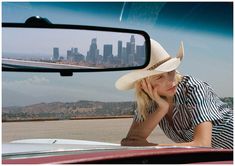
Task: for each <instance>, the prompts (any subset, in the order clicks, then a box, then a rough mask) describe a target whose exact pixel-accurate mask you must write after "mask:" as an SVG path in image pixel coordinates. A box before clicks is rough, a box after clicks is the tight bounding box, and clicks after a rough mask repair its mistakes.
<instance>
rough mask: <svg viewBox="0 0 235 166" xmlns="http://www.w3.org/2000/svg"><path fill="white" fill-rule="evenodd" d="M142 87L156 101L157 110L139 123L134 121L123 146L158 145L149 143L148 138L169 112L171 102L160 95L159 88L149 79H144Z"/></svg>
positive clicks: (123, 140) (122, 142)
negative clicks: (153, 85) (152, 84)
mask: <svg viewBox="0 0 235 166" xmlns="http://www.w3.org/2000/svg"><path fill="white" fill-rule="evenodd" d="M141 88H142V89H143V90H144V91H145V92H146V93H147V94H148V95H149V97H150V98H151V99H152V100H154V101H156V103H157V104H158V107H157V108H156V109H157V110H156V111H154V112H153V113H151V114H148V115H147V117H146V119H145V120H144V121H143V122H139V123H138V122H135V121H133V123H132V125H131V128H130V130H129V132H128V134H127V137H126V138H124V139H122V141H121V145H122V146H153V145H157V144H153V143H149V142H148V141H147V140H146V139H147V137H148V136H149V135H150V133H151V132H152V131H153V129H154V128H155V127H156V126H157V124H158V123H159V122H160V121H161V119H162V118H163V117H164V116H165V115H166V114H167V112H168V109H169V104H168V103H167V102H166V101H165V100H164V99H163V98H161V97H160V96H159V95H158V93H157V89H156V88H153V87H152V86H151V84H150V82H149V80H148V79H144V80H142V83H141ZM145 111H147V110H145Z"/></svg>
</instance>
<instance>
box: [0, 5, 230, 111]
mask: <svg viewBox="0 0 235 166" xmlns="http://www.w3.org/2000/svg"><path fill="white" fill-rule="evenodd" d="M79 5H80V6H79ZM174 5H175V4H172V3H171V4H169V3H168V4H165V3H151V4H148V3H144V4H141V5H140V4H138V3H127V4H125V6H124V3H113V4H111V5H110V4H109V3H107V4H101V3H95V4H91V3H82V4H69V3H66V4H61V3H58V4H55V3H49V4H48V3H46V4H45V3H38V4H35V3H33V4H32V3H22V2H21V3H13V2H11V3H3V5H2V11H3V17H2V21H3V22H4V21H8V22H23V21H24V20H25V19H26V18H28V17H29V16H32V15H40V16H42V17H47V18H48V19H49V20H50V21H51V22H54V23H67V24H85V25H99V26H113V27H124V28H133V29H141V30H145V31H146V32H147V33H148V34H149V35H150V37H151V38H153V39H155V40H157V41H158V42H159V43H161V44H162V46H163V47H164V48H165V49H166V50H167V51H168V52H169V54H171V55H172V56H173V57H174V56H176V53H177V50H178V47H179V43H180V41H183V42H184V46H185V57H184V59H183V62H182V64H181V66H180V68H179V71H180V72H181V73H182V74H187V75H193V76H195V77H196V78H198V79H201V80H204V81H206V82H208V83H209V84H210V85H211V86H212V87H213V89H214V90H215V91H216V93H217V94H218V95H219V96H221V97H225V96H233V36H232V32H233V29H232V27H231V25H232V23H231V21H232V20H231V18H232V13H231V12H229V11H231V7H229V5H230V4H222V10H221V11H225V12H221V14H220V13H218V12H217V11H216V10H217V5H218V4H208V3H206V4H204V3H199V4H193V3H190V4H180V7H179V4H177V5H175V6H176V7H175V8H174ZM184 5H185V6H184ZM219 5H221V4H219ZM184 7H185V9H187V10H186V11H187V13H183V12H182V11H179V10H180V9H181V8H184ZM49 8H50V10H49ZM79 9H80V10H79ZM94 9H95V10H94ZM105 9H107V10H105ZM123 9H124V10H123ZM207 9H208V10H207ZM174 10H175V11H174ZM98 11H102V12H98ZM169 11H172V12H176V11H178V12H177V14H175V15H174V16H175V18H174V17H173V18H171V17H170V16H171V15H172V14H171V13H169ZM198 11H200V12H198ZM204 11H206V12H207V15H209V16H210V17H208V18H206V17H203V19H202V21H201V22H200V19H199V18H200V17H202V16H203V14H204V13H203V12H204ZM121 13H122V19H121V20H120V16H121ZM197 13H200V14H197ZM208 13H209V14H208ZM94 14H95V16H94ZM16 16H17V17H16ZM172 16H173V15H172ZM221 17H222V18H221ZM207 20H210V21H207ZM219 21H220V23H221V25H219V24H218V22H219ZM127 72H128V71H122V72H104V73H76V74H74V76H73V77H60V75H59V74H58V73H54V74H53V73H49V74H46V73H9V72H3V73H2V93H3V106H10V105H11V106H12V105H29V104H35V103H40V102H55V101H61V102H74V101H78V100H97V101H126V100H134V94H133V91H128V92H122V91H118V90H116V89H115V87H114V83H115V81H116V80H117V79H118V78H119V77H120V76H121V75H123V74H125V73H127Z"/></svg>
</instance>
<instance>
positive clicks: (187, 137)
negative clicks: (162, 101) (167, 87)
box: [134, 76, 233, 149]
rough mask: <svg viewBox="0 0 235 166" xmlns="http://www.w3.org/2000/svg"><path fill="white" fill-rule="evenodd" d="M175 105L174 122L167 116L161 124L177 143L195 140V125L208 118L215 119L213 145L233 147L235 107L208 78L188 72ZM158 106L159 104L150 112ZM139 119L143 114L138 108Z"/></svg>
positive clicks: (178, 92) (137, 118)
mask: <svg viewBox="0 0 235 166" xmlns="http://www.w3.org/2000/svg"><path fill="white" fill-rule="evenodd" d="M174 103H175V107H174V110H173V116H172V121H173V124H172V125H170V123H169V122H168V120H167V118H166V117H164V118H163V119H162V120H161V121H160V123H159V126H160V127H161V129H162V130H163V131H164V133H165V134H166V136H167V137H169V138H170V139H171V140H173V141H174V142H177V143H181V142H190V141H192V140H193V133H194V128H195V127H196V126H197V125H198V124H200V123H202V122H206V121H210V122H212V125H213V129H212V147H214V148H226V149H233V111H232V110H231V109H230V108H229V107H228V105H227V104H225V103H223V102H222V101H221V100H220V99H219V97H218V96H217V95H216V94H215V93H214V90H213V89H212V88H211V87H210V86H209V85H208V84H207V83H205V82H202V81H199V80H197V79H195V78H193V77H192V76H184V77H183V79H182V81H181V82H180V83H179V85H178V87H177V92H176V94H175V96H174ZM155 110H156V104H154V103H153V104H152V106H151V107H149V110H148V113H149V114H151V113H152V112H153V111H155ZM134 119H135V121H142V120H143V118H142V117H141V116H139V115H138V113H137V111H136V114H135V117H134Z"/></svg>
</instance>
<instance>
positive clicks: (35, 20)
mask: <svg viewBox="0 0 235 166" xmlns="http://www.w3.org/2000/svg"><path fill="white" fill-rule="evenodd" d="M25 24H27V25H30V26H48V25H52V22H50V21H49V20H48V19H47V18H43V17H40V16H32V17H30V18H28V19H27V20H26V21H25Z"/></svg>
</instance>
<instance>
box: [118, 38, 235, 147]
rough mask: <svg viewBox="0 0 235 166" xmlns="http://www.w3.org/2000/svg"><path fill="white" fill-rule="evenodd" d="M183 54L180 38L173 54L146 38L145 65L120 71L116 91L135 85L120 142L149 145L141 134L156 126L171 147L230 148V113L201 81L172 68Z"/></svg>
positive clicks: (147, 132) (143, 134)
mask: <svg viewBox="0 0 235 166" xmlns="http://www.w3.org/2000/svg"><path fill="white" fill-rule="evenodd" d="M183 55H184V49H183V44H182V43H181V45H180V49H179V52H178V55H177V57H176V58H172V57H171V56H170V55H169V54H168V53H167V52H166V51H165V50H164V49H163V48H162V46H161V45H160V44H159V43H158V42H156V41H154V40H152V39H151V58H150V63H149V65H148V66H147V67H146V68H144V69H141V70H137V71H133V72H131V73H128V74H126V75H124V76H122V77H121V78H120V79H119V80H118V81H117V82H116V88H117V89H119V90H128V89H132V88H135V90H136V96H137V111H136V115H135V117H134V121H133V123H132V125H131V128H130V130H129V132H128V134H127V137H126V138H124V139H123V140H122V141H121V145H123V146H151V145H158V144H154V143H149V142H148V141H147V140H146V139H147V137H148V136H149V135H150V133H151V132H152V131H153V129H154V128H155V127H156V126H157V125H159V126H160V127H161V129H162V130H163V131H164V133H165V134H166V136H167V137H169V138H170V139H171V140H173V141H174V142H176V143H175V144H169V145H170V146H171V145H174V146H207V147H214V148H230V149H231V148H233V112H232V110H230V109H229V108H228V106H227V105H226V104H225V103H223V102H222V101H221V100H220V99H219V97H218V96H217V95H216V94H215V93H214V91H213V89H212V88H211V87H210V86H209V85H208V84H207V83H205V82H202V81H199V80H197V79H195V78H193V77H192V76H181V75H180V74H179V73H177V72H176V69H177V67H178V66H179V65H180V62H181V60H182V58H183Z"/></svg>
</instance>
